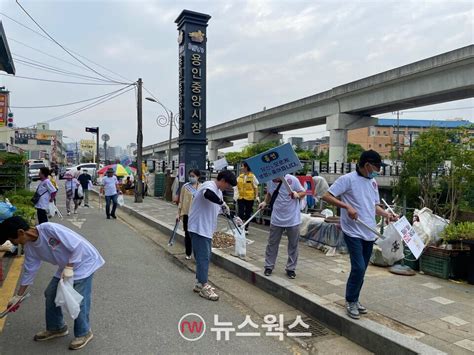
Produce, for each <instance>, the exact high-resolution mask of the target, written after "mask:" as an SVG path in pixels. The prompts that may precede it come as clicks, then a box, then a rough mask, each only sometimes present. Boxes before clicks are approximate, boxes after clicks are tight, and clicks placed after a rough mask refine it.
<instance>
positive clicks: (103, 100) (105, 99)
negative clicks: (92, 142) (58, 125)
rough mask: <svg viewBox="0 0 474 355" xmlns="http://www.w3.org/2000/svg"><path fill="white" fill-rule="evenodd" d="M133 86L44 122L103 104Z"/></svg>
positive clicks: (131, 88)
mask: <svg viewBox="0 0 474 355" xmlns="http://www.w3.org/2000/svg"><path fill="white" fill-rule="evenodd" d="M134 87H135V85H133V86H132V87H130V88H128V89H127V90H125V91H121V92H119V93H117V94H115V95H113V96H109V97H106V98H102V99H100V100H97V101H96V102H92V103H90V104H88V105H86V106H83V107H81V108H78V109H76V110H73V111H71V112H68V113H65V114H63V115H60V116H56V117H53V118H51V119H49V120H46V121H45V122H53V121H58V120H61V119H63V118H67V117H70V116H73V115H76V114H78V113H80V112H83V111H86V110H89V109H91V108H93V107H95V106H98V105H100V104H103V103H105V102H107V101H110V100H113V99H115V98H116V97H118V96H121V95H123V94H125V93H127V92H129V91H130V90H133V88H134ZM124 89H126V88H123V89H122V90H124Z"/></svg>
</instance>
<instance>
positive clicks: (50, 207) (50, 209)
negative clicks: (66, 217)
mask: <svg viewBox="0 0 474 355" xmlns="http://www.w3.org/2000/svg"><path fill="white" fill-rule="evenodd" d="M55 214H56V205H55V204H54V202H50V203H49V205H48V217H54V215H55Z"/></svg>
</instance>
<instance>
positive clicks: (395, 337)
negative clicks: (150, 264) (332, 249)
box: [120, 205, 445, 355]
mask: <svg viewBox="0 0 474 355" xmlns="http://www.w3.org/2000/svg"><path fill="white" fill-rule="evenodd" d="M120 209H122V210H123V211H124V212H127V213H128V214H130V215H132V216H134V217H136V218H138V219H140V220H141V221H143V222H145V223H146V224H148V225H150V226H152V227H154V228H156V229H158V230H159V231H160V232H163V233H166V234H170V233H171V232H172V231H173V228H174V225H171V224H168V223H165V222H163V221H160V220H158V219H156V218H154V217H152V216H149V215H147V214H146V213H141V212H138V211H136V210H134V209H133V208H131V207H129V206H127V205H125V206H122V207H120ZM176 241H177V242H179V243H181V244H184V234H183V233H182V232H181V231H178V232H177V233H176ZM211 260H212V262H213V263H214V264H215V265H216V266H219V267H221V268H223V269H225V270H226V271H229V272H231V273H233V274H235V275H237V276H239V277H240V278H241V279H243V280H245V281H247V282H249V283H251V284H253V285H255V286H257V287H258V288H260V289H262V290H264V291H265V292H267V293H269V294H271V295H272V296H275V297H277V298H279V299H280V300H282V301H283V302H285V303H288V304H289V305H291V306H293V307H295V308H296V309H298V310H300V311H302V312H304V313H306V314H307V315H309V316H311V317H313V318H315V319H317V320H318V321H320V322H322V323H323V324H324V325H326V326H327V327H328V328H330V329H331V330H332V331H334V332H335V333H336V334H339V335H341V336H343V337H345V338H347V339H349V340H350V341H353V342H354V343H356V344H358V345H360V346H362V347H364V348H365V349H367V350H369V351H371V352H374V353H375V354H430V355H432V354H433V355H434V354H445V353H444V352H442V351H440V350H438V349H435V348H433V347H431V346H429V345H426V344H424V343H422V342H420V341H417V340H416V339H413V338H410V337H408V336H406V335H404V334H401V333H398V332H396V331H394V330H392V329H390V328H388V327H386V326H384V325H382V324H379V323H376V322H374V321H372V320H370V319H364V318H361V319H359V320H353V319H351V318H349V317H347V316H346V314H345V311H344V310H343V309H341V308H339V307H336V306H334V305H333V304H332V302H331V301H328V300H326V299H324V298H322V297H320V296H318V295H315V294H314V293H312V292H309V291H307V290H305V289H304V288H302V287H300V286H297V285H294V284H293V283H291V282H290V281H288V280H286V279H284V278H281V277H278V276H274V275H273V276H271V277H266V276H264V275H263V272H262V268H259V267H256V266H254V265H252V264H250V263H248V262H246V261H244V260H241V259H239V258H236V257H233V256H231V255H228V254H226V253H224V252H222V251H221V250H218V249H213V250H212V257H211Z"/></svg>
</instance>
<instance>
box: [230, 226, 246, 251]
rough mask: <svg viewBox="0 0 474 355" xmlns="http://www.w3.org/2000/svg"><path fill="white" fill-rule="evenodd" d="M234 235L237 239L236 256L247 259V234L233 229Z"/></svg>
mask: <svg viewBox="0 0 474 355" xmlns="http://www.w3.org/2000/svg"><path fill="white" fill-rule="evenodd" d="M232 234H233V235H234V239H235V255H236V256H238V257H239V258H243V257H245V255H246V254H247V241H246V238H245V232H244V231H243V230H242V229H240V228H238V229H232Z"/></svg>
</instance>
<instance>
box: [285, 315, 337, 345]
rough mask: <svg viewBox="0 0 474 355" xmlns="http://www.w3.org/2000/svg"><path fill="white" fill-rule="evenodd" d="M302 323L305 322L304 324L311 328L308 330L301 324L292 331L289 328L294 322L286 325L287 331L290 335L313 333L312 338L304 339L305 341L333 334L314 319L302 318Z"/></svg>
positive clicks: (306, 337)
mask: <svg viewBox="0 0 474 355" xmlns="http://www.w3.org/2000/svg"><path fill="white" fill-rule="evenodd" d="M302 321H303V322H304V324H306V325H308V326H309V327H308V328H306V327H304V326H303V325H302V324H301V323H299V324H298V325H297V326H295V327H293V328H291V329H290V328H289V326H290V325H291V324H292V323H293V322H289V323H288V324H286V325H285V328H286V329H287V331H288V332H289V333H311V336H305V337H304V339H306V340H309V339H314V338H318V337H323V336H326V335H331V334H332V332H331V331H330V330H329V329H328V328H326V327H325V326H324V325H322V324H321V323H319V322H318V321H316V320H314V319H311V318H302Z"/></svg>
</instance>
